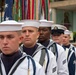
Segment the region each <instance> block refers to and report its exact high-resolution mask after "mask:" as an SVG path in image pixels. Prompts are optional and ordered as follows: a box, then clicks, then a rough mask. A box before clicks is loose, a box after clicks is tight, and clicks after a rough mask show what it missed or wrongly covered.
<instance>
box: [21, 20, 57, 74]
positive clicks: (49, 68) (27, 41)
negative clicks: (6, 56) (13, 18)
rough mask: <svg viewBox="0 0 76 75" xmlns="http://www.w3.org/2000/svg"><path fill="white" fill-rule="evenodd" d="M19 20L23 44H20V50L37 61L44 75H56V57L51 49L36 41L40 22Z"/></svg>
mask: <svg viewBox="0 0 76 75" xmlns="http://www.w3.org/2000/svg"><path fill="white" fill-rule="evenodd" d="M21 22H22V23H24V24H23V25H22V36H23V41H22V43H23V44H22V45H21V46H20V48H21V50H22V51H23V52H25V53H26V54H28V55H30V56H32V58H33V59H34V60H36V61H37V62H39V63H40V64H41V65H42V66H43V68H44V71H45V73H46V75H57V68H56V67H57V64H56V57H55V56H54V54H53V53H52V52H51V51H48V50H47V49H46V48H45V47H44V46H42V45H41V44H39V43H37V39H38V37H39V32H38V28H39V25H40V22H39V21H37V20H22V21H21Z"/></svg>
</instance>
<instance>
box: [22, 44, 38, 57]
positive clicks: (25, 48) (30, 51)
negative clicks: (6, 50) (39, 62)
mask: <svg viewBox="0 0 76 75" xmlns="http://www.w3.org/2000/svg"><path fill="white" fill-rule="evenodd" d="M37 47H38V45H37V44H36V45H35V46H34V47H32V48H27V47H25V46H24V45H23V52H25V53H26V54H28V55H30V56H32V55H33V53H34V52H35V50H36V49H37Z"/></svg>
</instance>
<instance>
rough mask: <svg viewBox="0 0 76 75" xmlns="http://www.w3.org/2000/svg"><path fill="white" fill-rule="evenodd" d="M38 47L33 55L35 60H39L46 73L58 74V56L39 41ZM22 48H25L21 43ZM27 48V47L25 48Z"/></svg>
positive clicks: (50, 74) (48, 74)
mask: <svg viewBox="0 0 76 75" xmlns="http://www.w3.org/2000/svg"><path fill="white" fill-rule="evenodd" d="M37 45H38V47H37V48H36V50H34V53H33V54H32V57H33V59H34V60H36V61H37V62H39V63H40V64H41V65H42V66H43V68H44V70H45V73H46V75H57V64H56V57H55V56H54V54H53V53H52V52H51V51H48V50H47V49H46V48H45V47H44V46H42V45H41V44H39V43H37ZM20 48H21V50H22V51H24V50H23V45H21V47H20ZM25 49H26V48H25Z"/></svg>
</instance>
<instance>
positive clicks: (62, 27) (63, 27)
mask: <svg viewBox="0 0 76 75" xmlns="http://www.w3.org/2000/svg"><path fill="white" fill-rule="evenodd" d="M51 29H52V30H53V29H55V30H57V29H61V30H66V29H67V28H66V27H65V26H63V25H59V24H54V25H52V28H51Z"/></svg>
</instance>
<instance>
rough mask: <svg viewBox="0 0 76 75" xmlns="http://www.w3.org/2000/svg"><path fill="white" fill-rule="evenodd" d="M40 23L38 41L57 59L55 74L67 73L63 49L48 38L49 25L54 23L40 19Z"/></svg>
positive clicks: (49, 33) (64, 74)
mask: <svg viewBox="0 0 76 75" xmlns="http://www.w3.org/2000/svg"><path fill="white" fill-rule="evenodd" d="M40 22H41V24H40V27H39V32H40V36H39V38H38V42H39V43H41V44H42V45H44V46H45V47H47V48H48V49H49V50H51V51H52V52H53V53H54V55H55V56H56V61H57V67H58V70H57V74H58V75H69V74H68V66H67V59H66V57H65V51H64V49H63V48H62V46H60V45H59V44H57V43H55V42H54V41H53V40H50V36H51V26H52V25H53V24H54V23H53V22H51V21H47V20H40Z"/></svg>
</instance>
